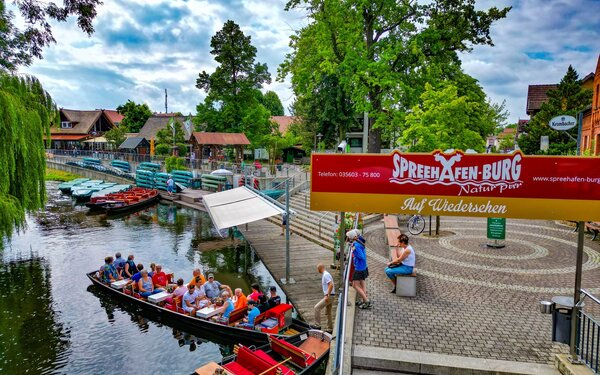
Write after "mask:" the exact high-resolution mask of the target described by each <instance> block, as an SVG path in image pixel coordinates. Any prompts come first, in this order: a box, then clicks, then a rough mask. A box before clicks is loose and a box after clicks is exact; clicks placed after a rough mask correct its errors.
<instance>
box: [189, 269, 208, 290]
mask: <svg viewBox="0 0 600 375" xmlns="http://www.w3.org/2000/svg"><path fill="white" fill-rule="evenodd" d="M192 275H193V276H192V279H191V280H190V282H189V283H188V284H193V285H197V286H200V285H203V284H204V283H205V282H206V278H205V277H204V275H203V274H202V271H200V268H196V269H195V270H194V271H193V272H192Z"/></svg>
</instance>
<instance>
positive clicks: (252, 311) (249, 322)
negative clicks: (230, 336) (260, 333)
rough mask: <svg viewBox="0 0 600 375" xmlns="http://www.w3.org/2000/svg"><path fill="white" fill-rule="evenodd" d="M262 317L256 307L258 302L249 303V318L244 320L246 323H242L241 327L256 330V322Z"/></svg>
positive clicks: (251, 301) (250, 301)
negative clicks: (258, 317) (257, 318)
mask: <svg viewBox="0 0 600 375" xmlns="http://www.w3.org/2000/svg"><path fill="white" fill-rule="evenodd" d="M259 315H260V310H259V309H258V307H257V306H256V301H253V300H249V301H248V317H247V318H244V322H243V323H240V324H239V326H240V327H244V328H250V329H254V321H255V320H256V317H257V316H259Z"/></svg>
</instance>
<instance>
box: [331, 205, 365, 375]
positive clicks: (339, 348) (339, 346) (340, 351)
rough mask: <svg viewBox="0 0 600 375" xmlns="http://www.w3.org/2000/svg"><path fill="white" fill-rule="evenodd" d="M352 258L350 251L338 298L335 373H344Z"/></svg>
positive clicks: (348, 245) (356, 223) (341, 374)
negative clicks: (339, 320) (342, 285)
mask: <svg viewBox="0 0 600 375" xmlns="http://www.w3.org/2000/svg"><path fill="white" fill-rule="evenodd" d="M358 219H359V214H358V212H357V215H356V219H355V221H354V228H353V229H356V228H358ZM340 246H344V244H340ZM349 247H350V244H347V245H346V248H347V249H348V248H349ZM341 254H342V253H341V252H340V256H341ZM352 258H353V254H352V253H350V256H349V257H348V259H347V261H346V264H345V266H344V275H343V279H344V287H343V289H342V295H343V298H340V300H339V307H338V319H341V324H340V323H338V332H337V342H336V346H335V355H334V357H333V366H332V368H333V372H335V373H337V375H343V374H344V366H343V358H344V350H345V344H346V306H348V289H349V287H350V286H349V285H350V267H349V265H350V262H351V261H352Z"/></svg>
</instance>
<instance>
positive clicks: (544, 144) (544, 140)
mask: <svg viewBox="0 0 600 375" xmlns="http://www.w3.org/2000/svg"><path fill="white" fill-rule="evenodd" d="M549 147H550V138H549V137H548V136H547V135H542V136H541V137H540V150H542V151H548V148H549Z"/></svg>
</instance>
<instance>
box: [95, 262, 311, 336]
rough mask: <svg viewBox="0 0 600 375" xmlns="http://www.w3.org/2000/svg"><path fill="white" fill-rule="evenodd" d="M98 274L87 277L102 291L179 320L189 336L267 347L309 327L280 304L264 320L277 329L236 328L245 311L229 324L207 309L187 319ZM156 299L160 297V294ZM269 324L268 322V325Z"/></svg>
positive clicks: (233, 316) (237, 312) (177, 310)
mask: <svg viewBox="0 0 600 375" xmlns="http://www.w3.org/2000/svg"><path fill="white" fill-rule="evenodd" d="M96 273H97V272H95V271H94V272H90V273H88V274H87V277H88V278H89V279H90V280H91V281H92V283H93V284H94V285H96V286H97V287H98V288H100V289H101V290H102V291H104V292H107V293H109V294H110V295H112V296H114V297H116V298H119V299H120V300H122V301H124V302H126V303H129V304H130V305H132V306H136V307H138V308H141V309H143V310H145V311H147V312H148V313H151V314H155V315H158V316H159V317H161V318H168V319H173V320H176V321H177V324H178V325H179V326H181V327H182V328H183V329H185V330H187V331H189V332H190V333H198V334H202V332H206V331H210V332H211V333H212V334H219V335H220V336H222V337H223V339H228V340H233V341H234V342H242V343H244V344H265V343H267V342H268V340H269V338H268V337H269V335H275V336H277V337H285V336H286V335H295V334H298V333H300V332H306V331H308V330H309V326H308V325H307V324H305V323H303V322H300V321H297V320H296V319H293V318H292V316H291V308H292V306H291V305H287V304H281V305H279V306H281V307H279V306H276V307H275V308H273V309H270V310H267V311H266V312H265V313H263V314H264V316H263V318H267V316H271V315H273V316H272V317H269V318H268V319H271V320H275V321H277V326H275V327H271V328H268V327H269V325H266V324H265V326H266V327H264V328H260V327H262V325H259V324H258V323H257V329H258V328H260V330H251V329H245V328H240V327H237V326H236V325H235V324H236V322H238V321H240V320H241V319H242V318H243V317H244V313H245V311H246V308H244V309H243V311H242V309H240V310H234V311H233V312H232V313H231V315H230V318H229V321H228V322H215V321H213V320H211V319H210V316H208V315H210V314H213V315H214V311H213V312H210V313H209V312H206V314H205V313H203V312H202V311H203V310H204V309H203V310H200V311H199V313H198V315H199V316H200V317H198V316H190V315H186V314H185V313H184V312H183V310H181V308H177V307H175V306H171V305H169V304H168V303H164V302H160V301H157V300H156V299H154V297H153V296H150V297H149V298H148V299H144V298H141V297H140V296H139V295H136V293H130V292H129V291H128V290H127V289H125V288H123V285H122V284H123V283H119V282H116V283H113V285H109V284H105V283H103V282H102V281H101V280H99V279H98V278H97V277H96ZM154 296H158V294H156V295H154ZM157 298H158V297H157ZM159 299H160V298H159ZM153 300H154V301H153ZM278 307H279V308H278ZM277 308H278V309H277ZM266 320H267V319H265V322H266ZM257 322H258V318H257Z"/></svg>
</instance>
